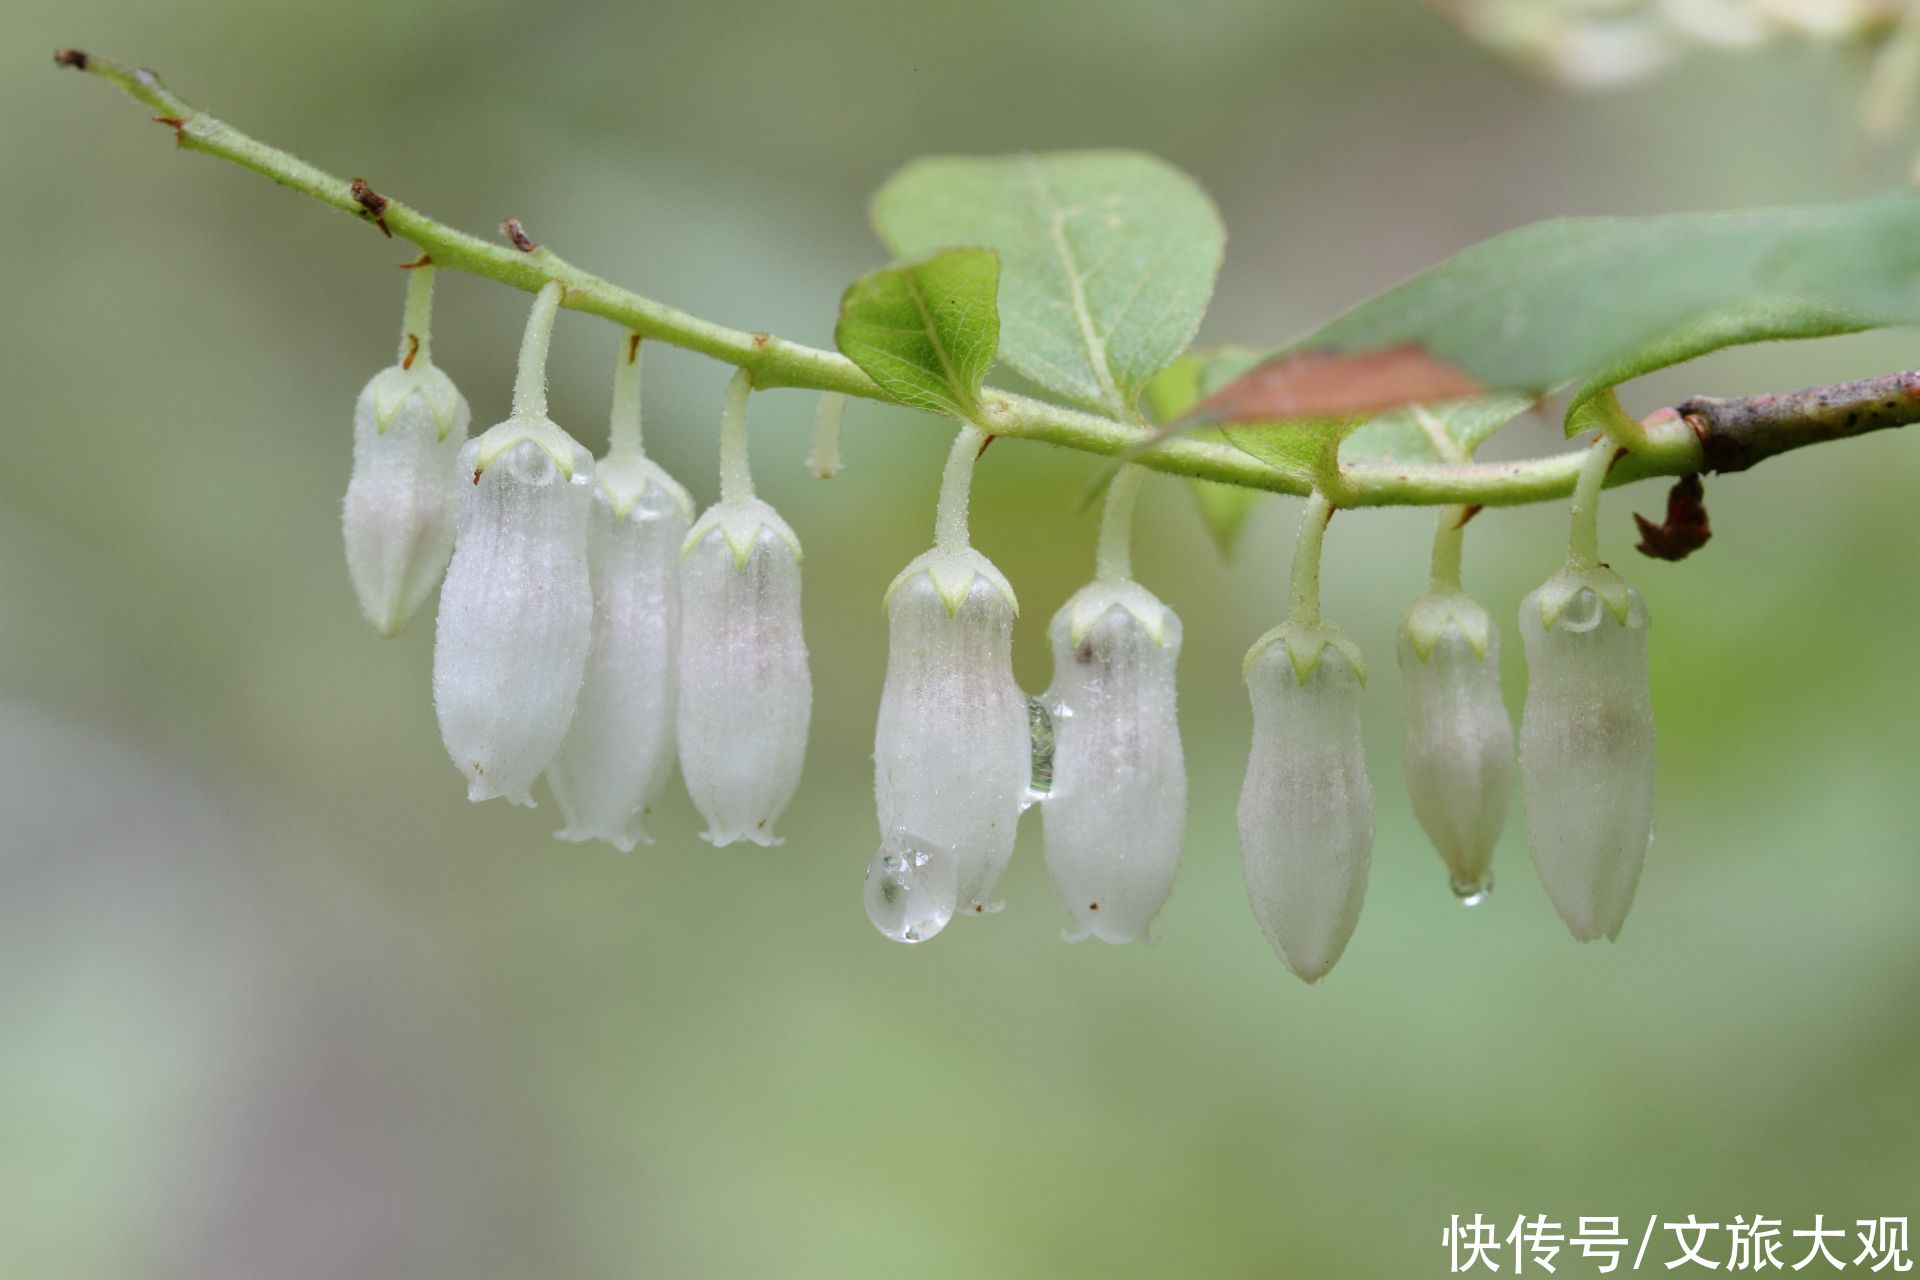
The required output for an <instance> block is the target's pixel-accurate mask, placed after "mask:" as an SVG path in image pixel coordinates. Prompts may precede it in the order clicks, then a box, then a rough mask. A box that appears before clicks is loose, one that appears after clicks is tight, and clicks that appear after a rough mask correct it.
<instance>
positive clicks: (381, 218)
mask: <svg viewBox="0 0 1920 1280" xmlns="http://www.w3.org/2000/svg"><path fill="white" fill-rule="evenodd" d="M347 194H349V195H351V196H352V197H353V198H354V200H355V202H356V203H358V204H359V206H360V207H361V208H362V209H364V210H366V213H367V217H368V218H369V219H371V220H372V222H373V225H374V226H376V227H378V228H380V234H381V235H383V236H385V237H387V238H388V239H389V240H391V239H392V238H393V232H392V231H390V230H388V228H387V205H388V204H390V203H391V201H389V200H388V199H387V198H386V197H385V196H383V195H381V194H380V193H379V192H378V191H375V190H374V189H373V188H372V187H370V186H368V185H367V180H366V179H365V178H355V179H354V180H353V182H352V183H351V184H349V185H348V187H347Z"/></svg>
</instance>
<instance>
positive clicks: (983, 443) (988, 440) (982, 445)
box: [973, 436, 1000, 462]
mask: <svg viewBox="0 0 1920 1280" xmlns="http://www.w3.org/2000/svg"><path fill="white" fill-rule="evenodd" d="M999 438H1000V437H999V436H988V437H987V438H986V439H985V440H982V441H981V442H980V452H979V453H976V454H974V455H973V457H974V460H975V461H976V462H977V461H979V459H980V454H982V453H985V452H986V451H987V446H988V445H990V444H992V443H993V442H994V441H995V440H998V439H999Z"/></svg>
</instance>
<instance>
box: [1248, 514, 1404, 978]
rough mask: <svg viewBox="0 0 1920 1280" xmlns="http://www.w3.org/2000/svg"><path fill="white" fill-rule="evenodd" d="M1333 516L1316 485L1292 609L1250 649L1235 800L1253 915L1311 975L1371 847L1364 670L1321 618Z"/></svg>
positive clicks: (1354, 901) (1341, 935) (1333, 939)
mask: <svg viewBox="0 0 1920 1280" xmlns="http://www.w3.org/2000/svg"><path fill="white" fill-rule="evenodd" d="M1330 515H1331V509H1330V508H1329V507H1328V505H1327V503H1326V500H1325V499H1324V498H1322V497H1321V496H1320V495H1319V494H1317V493H1316V494H1314V495H1313V497H1312V498H1311V499H1310V500H1309V502H1308V504H1307V512H1306V516H1305V518H1304V519H1303V521H1302V523H1301V526H1300V541H1299V544H1298V546H1297V547H1296V549H1295V551H1294V586H1293V607H1292V612H1291V615H1290V616H1291V620H1290V621H1288V622H1286V623H1283V624H1281V625H1280V626H1278V627H1275V628H1274V629H1273V630H1271V631H1269V632H1267V634H1266V635H1264V636H1262V637H1260V639H1259V640H1258V641H1256V642H1255V644H1254V646H1253V648H1252V649H1250V650H1248V651H1247V658H1246V664H1245V675H1246V681H1247V691H1248V693H1249V694H1250V695H1251V697H1252V699H1253V750H1252V753H1251V755H1250V756H1249V757H1248V760H1247V777H1246V782H1245V784H1244V785H1243V786H1242V787H1241V790H1240V806H1239V810H1238V818H1239V827H1240V851H1241V857H1242V867H1243V869H1244V871H1245V874H1246V880H1247V894H1248V897H1250V898H1251V899H1252V901H1253V914H1254V917H1255V918H1256V919H1257V920H1258V921H1259V922H1260V928H1261V930H1262V932H1264V933H1265V934H1266V935H1267V941H1268V942H1269V943H1270V944H1272V946H1273V949H1274V950H1275V951H1276V952H1278V953H1279V956H1280V959H1281V960H1283V961H1285V962H1286V965H1287V967H1288V968H1289V969H1291V970H1293V971H1294V973H1296V974H1298V975H1299V976H1300V977H1301V978H1304V979H1305V980H1306V981H1308V982H1315V981H1318V980H1319V979H1320V978H1321V977H1322V976H1323V975H1324V974H1325V973H1326V972H1327V970H1329V969H1331V968H1332V967H1333V965H1334V962H1335V961H1336V960H1338V959H1339V958H1340V953H1341V952H1342V951H1344V950H1345V949H1346V946H1347V940H1348V939H1349V938H1351V937H1352V936H1353V929H1354V926H1355V925H1356V924H1357V923H1359V920H1360V905H1361V902H1362V901H1363V900H1364V899H1365V897H1366V892H1367V870H1368V865H1369V863H1370V861H1371V858H1372V848H1373V787H1372V785H1371V784H1370V783H1369V782H1368V780H1367V762H1366V754H1365V752H1364V751H1363V749H1362V747H1361V739H1360V690H1361V688H1362V686H1363V685H1364V684H1365V682H1366V669H1365V667H1364V666H1363V665H1362V664H1361V661H1360V651H1359V649H1358V647H1357V646H1355V645H1354V643H1353V641H1351V640H1349V639H1347V637H1346V636H1345V635H1343V634H1342V633H1341V632H1339V631H1338V630H1336V629H1335V628H1333V627H1330V626H1327V625H1325V624H1323V623H1322V622H1321V621H1320V585H1319V584H1320V540H1321V536H1322V534H1323V532H1324V530H1325V528H1326V522H1327V520H1328V518H1329V517H1330Z"/></svg>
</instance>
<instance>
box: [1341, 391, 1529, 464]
mask: <svg viewBox="0 0 1920 1280" xmlns="http://www.w3.org/2000/svg"><path fill="white" fill-rule="evenodd" d="M1533 405H1534V400H1533V397H1531V396H1527V395H1520V394H1517V393H1514V392H1505V393H1501V394H1498V395H1490V396H1480V397H1478V398H1476V399H1473V400H1455V401H1452V402H1450V403H1447V404H1438V405H1432V406H1425V405H1420V406H1412V407H1409V408H1405V409H1395V410H1393V411H1392V412H1390V413H1383V414H1381V415H1380V416H1379V417H1377V418H1375V419H1373V420H1372V421H1371V422H1368V423H1367V424H1365V425H1364V426H1362V427H1361V428H1359V430H1357V431H1355V432H1354V433H1353V434H1352V435H1350V436H1348V437H1347V438H1346V440H1345V441H1343V442H1342V443H1341V445H1340V459H1341V461H1343V462H1364V463H1375V464H1380V465H1389V466H1391V465H1398V464H1403V463H1428V464H1434V463H1446V462H1455V461H1459V460H1461V459H1464V458H1471V457H1472V456H1473V451H1474V450H1475V449H1478V448H1479V447H1480V446H1481V444H1483V443H1484V442H1486V441H1487V440H1488V439H1490V438H1491V437H1492V436H1493V434H1494V433H1495V432H1497V431H1498V430H1500V428H1501V427H1504V426H1506V425H1507V423H1509V422H1511V421H1513V420H1514V419H1515V418H1517V417H1519V416H1520V415H1521V414H1523V413H1525V412H1526V411H1527V410H1528V409H1531V408H1532V407H1533ZM1436 436H1437V437H1438V438H1437V439H1436Z"/></svg>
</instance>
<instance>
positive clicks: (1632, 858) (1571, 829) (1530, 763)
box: [1520, 569, 1654, 942]
mask: <svg viewBox="0 0 1920 1280" xmlns="http://www.w3.org/2000/svg"><path fill="white" fill-rule="evenodd" d="M1647 622H1648V619H1647V607H1646V604H1645V602H1644V601H1642V600H1641V599H1640V593H1639V592H1637V591H1635V590H1633V589H1632V588H1631V587H1628V586H1627V585H1626V584H1625V583H1623V582H1621V581H1620V580H1619V579H1618V578H1617V577H1615V576H1614V575H1613V574H1612V573H1611V572H1610V571H1608V570H1606V569H1591V570H1587V571H1585V572H1581V571H1578V570H1566V571H1563V572H1562V573H1561V574H1559V575H1556V577H1555V578H1553V579H1550V580H1549V581H1548V582H1547V583H1546V585H1544V586H1542V587H1540V588H1539V589H1538V590H1536V591H1533V592H1531V593H1530V594H1529V595H1528V596H1527V597H1526V599H1525V600H1523V601H1521V603H1520V638H1521V641H1522V643H1523V644H1524V645H1525V647H1526V654H1527V701H1526V706H1525V709H1524V710H1523V711H1522V713H1521V718H1520V774H1521V782H1522V793H1523V795H1524V797H1525V800H1526V814H1527V840H1528V842H1529V844H1531V845H1532V848H1533V865H1534V867H1535V869H1536V870H1538V871H1539V873H1540V882H1541V884H1543V885H1544V886H1546V890H1547V896H1548V897H1550V898H1552V899H1553V905H1554V907H1555V908H1556V909H1558V910H1559V912H1560V918H1561V919H1563V920H1565V921H1566V923H1567V928H1568V929H1570V930H1571V931H1572V932H1573V936H1574V937H1576V938H1578V939H1580V940H1581V941H1582V942H1591V941H1593V940H1594V939H1596V938H1608V939H1612V938H1615V937H1618V936H1619V933H1620V926H1621V925H1622V924H1624V923H1625V922H1626V918H1627V910H1628V908H1629V907H1631V906H1632V905H1633V893H1634V889H1635V887H1636V886H1637V885H1638V884H1639V882H1640V870H1641V868H1642V866H1644V865H1645V863H1646V857H1647V847H1648V845H1649V844H1650V843H1651V842H1652V840H1653V764H1654V743H1653V700H1652V698H1651V696H1650V694H1649V692H1648V672H1647Z"/></svg>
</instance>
